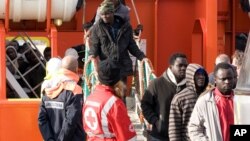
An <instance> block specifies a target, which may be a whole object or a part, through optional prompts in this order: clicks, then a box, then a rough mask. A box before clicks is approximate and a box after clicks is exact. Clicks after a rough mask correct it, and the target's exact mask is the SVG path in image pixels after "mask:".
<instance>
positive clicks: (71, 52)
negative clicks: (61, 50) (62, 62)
mask: <svg viewBox="0 0 250 141" xmlns="http://www.w3.org/2000/svg"><path fill="white" fill-rule="evenodd" d="M65 56H73V57H76V59H78V57H79V55H78V53H77V51H76V50H75V49H73V48H68V49H67V50H66V51H65V55H64V57H65Z"/></svg>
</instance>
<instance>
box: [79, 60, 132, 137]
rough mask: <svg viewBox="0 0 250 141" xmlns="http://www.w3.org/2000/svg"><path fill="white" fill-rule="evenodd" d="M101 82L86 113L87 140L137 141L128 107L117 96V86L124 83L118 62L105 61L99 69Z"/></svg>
mask: <svg viewBox="0 0 250 141" xmlns="http://www.w3.org/2000/svg"><path fill="white" fill-rule="evenodd" d="M98 79H99V81H100V84H97V85H96V87H95V89H94V91H93V92H92V93H91V94H90V96H89V97H88V98H87V99H86V101H85V103H84V106H83V110H82V113H83V116H82V117H83V125H84V130H85V132H86V133H87V140H88V141H96V140H98V141H127V140H131V141H132V140H136V133H135V130H134V127H133V125H132V123H131V121H130V118H129V116H128V113H127V109H126V106H125V104H124V103H123V101H122V100H121V99H120V97H119V96H117V93H116V89H117V87H116V85H117V84H119V83H120V82H121V81H119V80H120V68H119V67H118V66H117V64H116V62H115V61H113V60H111V59H106V60H103V61H101V62H100V63H99V65H98ZM121 89H123V88H121Z"/></svg>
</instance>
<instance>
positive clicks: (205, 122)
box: [188, 89, 223, 141]
mask: <svg viewBox="0 0 250 141" xmlns="http://www.w3.org/2000/svg"><path fill="white" fill-rule="evenodd" d="M213 90H214V89H212V90H209V91H208V92H206V93H204V95H201V96H200V97H199V99H198V100H197V102H196V104H195V107H194V110H193V113H192V115H191V117H190V121H189V124H188V133H189V137H190V139H191V141H222V140H223V139H222V133H221V127H220V119H219V113H218V109H217V106H216V103H215V100H214V95H213Z"/></svg>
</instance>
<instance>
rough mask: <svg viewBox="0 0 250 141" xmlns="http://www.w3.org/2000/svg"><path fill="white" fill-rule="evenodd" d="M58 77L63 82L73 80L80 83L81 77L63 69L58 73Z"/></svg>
mask: <svg viewBox="0 0 250 141" xmlns="http://www.w3.org/2000/svg"><path fill="white" fill-rule="evenodd" d="M58 77H59V79H60V80H61V81H66V80H73V81H75V82H76V83H78V81H79V79H80V77H79V76H78V74H76V73H75V72H72V71H70V70H67V69H64V68H61V69H60V70H59V72H58Z"/></svg>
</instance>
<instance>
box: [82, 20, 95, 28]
mask: <svg viewBox="0 0 250 141" xmlns="http://www.w3.org/2000/svg"><path fill="white" fill-rule="evenodd" d="M92 25H93V23H92V22H87V23H85V24H83V25H82V28H83V30H88V29H89V28H90V27H91V26H92Z"/></svg>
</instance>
